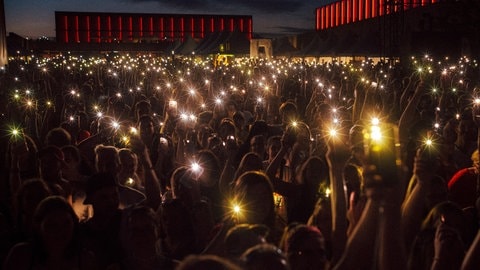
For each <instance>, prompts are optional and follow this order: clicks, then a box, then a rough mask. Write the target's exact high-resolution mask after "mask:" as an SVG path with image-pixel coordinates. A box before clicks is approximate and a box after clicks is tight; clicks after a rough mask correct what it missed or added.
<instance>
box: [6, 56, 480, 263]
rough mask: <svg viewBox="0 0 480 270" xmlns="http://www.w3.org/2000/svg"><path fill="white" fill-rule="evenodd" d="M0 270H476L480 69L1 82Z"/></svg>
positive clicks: (207, 62) (190, 68) (170, 65)
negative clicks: (3, 158)
mask: <svg viewBox="0 0 480 270" xmlns="http://www.w3.org/2000/svg"><path fill="white" fill-rule="evenodd" d="M0 76H1V80H0V89H2V91H1V93H0V96H1V100H3V101H4V102H3V103H2V104H3V105H4V106H2V107H1V108H0V112H1V121H2V133H3V134H2V136H0V140H1V143H0V149H1V150H2V152H3V153H4V154H5V161H4V162H3V163H2V168H1V170H0V171H1V175H0V177H1V178H0V181H1V182H0V184H1V187H0V260H1V262H2V264H3V267H4V269H109V270H112V269H182V270H185V269H292V270H297V269H298V270H300V269H316V270H318V269H336V270H341V269H399V270H404V269H434V270H444V269H445V270H446V269H465V270H467V269H479V268H480V233H479V228H480V226H479V224H480V223H479V221H480V201H478V203H477V199H478V197H479V196H480V173H479V169H480V158H479V154H478V147H479V145H478V143H477V141H478V136H479V133H478V128H479V127H480V91H479V90H480V88H478V87H480V67H478V62H477V61H476V60H473V59H469V58H467V57H462V58H460V59H450V58H448V57H444V58H439V59H434V57H432V56H429V55H424V56H417V57H412V58H411V59H406V60H402V61H378V62H375V61H373V60H372V59H365V60H363V61H351V62H349V63H346V62H342V61H337V60H334V59H333V60H331V61H329V62H320V61H318V59H317V61H313V60H311V61H307V60H305V59H272V60H266V59H250V58H239V59H235V60H233V61H231V62H230V63H222V64H214V63H213V62H212V60H211V59H209V58H201V57H198V56H191V57H181V56H175V55H172V56H170V57H162V56H157V55H152V54H150V55H146V54H126V53H125V54H119V53H108V54H102V55H95V56H82V55H76V54H73V53H64V54H56V55H54V56H36V55H27V56H23V55H22V56H21V55H17V56H14V57H11V58H10V59H9V64H8V66H6V67H5V68H4V69H2V70H1V71H0Z"/></svg>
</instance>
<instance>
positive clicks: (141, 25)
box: [138, 16, 143, 37]
mask: <svg viewBox="0 0 480 270" xmlns="http://www.w3.org/2000/svg"><path fill="white" fill-rule="evenodd" d="M138 24H139V28H140V29H139V33H138V35H139V36H140V37H143V17H141V16H140V17H139V18H138Z"/></svg>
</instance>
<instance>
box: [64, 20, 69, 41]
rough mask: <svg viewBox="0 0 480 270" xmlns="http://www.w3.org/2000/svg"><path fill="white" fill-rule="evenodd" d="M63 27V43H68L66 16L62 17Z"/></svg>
mask: <svg viewBox="0 0 480 270" xmlns="http://www.w3.org/2000/svg"><path fill="white" fill-rule="evenodd" d="M63 28H64V29H65V39H64V41H65V43H68V17H67V16H64V17H63Z"/></svg>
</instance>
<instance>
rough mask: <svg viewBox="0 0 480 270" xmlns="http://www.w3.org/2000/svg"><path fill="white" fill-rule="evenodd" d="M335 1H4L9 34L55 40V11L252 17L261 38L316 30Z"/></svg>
mask: <svg viewBox="0 0 480 270" xmlns="http://www.w3.org/2000/svg"><path fill="white" fill-rule="evenodd" d="M329 2H332V0H4V3H5V17H6V28H7V33H9V32H14V33H17V34H19V35H22V36H28V37H31V38H37V37H39V36H48V37H54V36H55V11H80V12H131V13H182V14H228V15H252V16H253V30H254V32H255V33H259V34H265V33H267V34H289V33H298V32H304V31H308V30H313V29H314V25H315V8H316V7H320V6H322V5H324V4H325V3H329Z"/></svg>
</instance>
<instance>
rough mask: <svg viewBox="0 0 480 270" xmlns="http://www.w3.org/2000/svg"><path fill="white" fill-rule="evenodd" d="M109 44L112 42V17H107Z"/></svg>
mask: <svg viewBox="0 0 480 270" xmlns="http://www.w3.org/2000/svg"><path fill="white" fill-rule="evenodd" d="M107 27H108V42H112V17H110V16H108V17H107Z"/></svg>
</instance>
